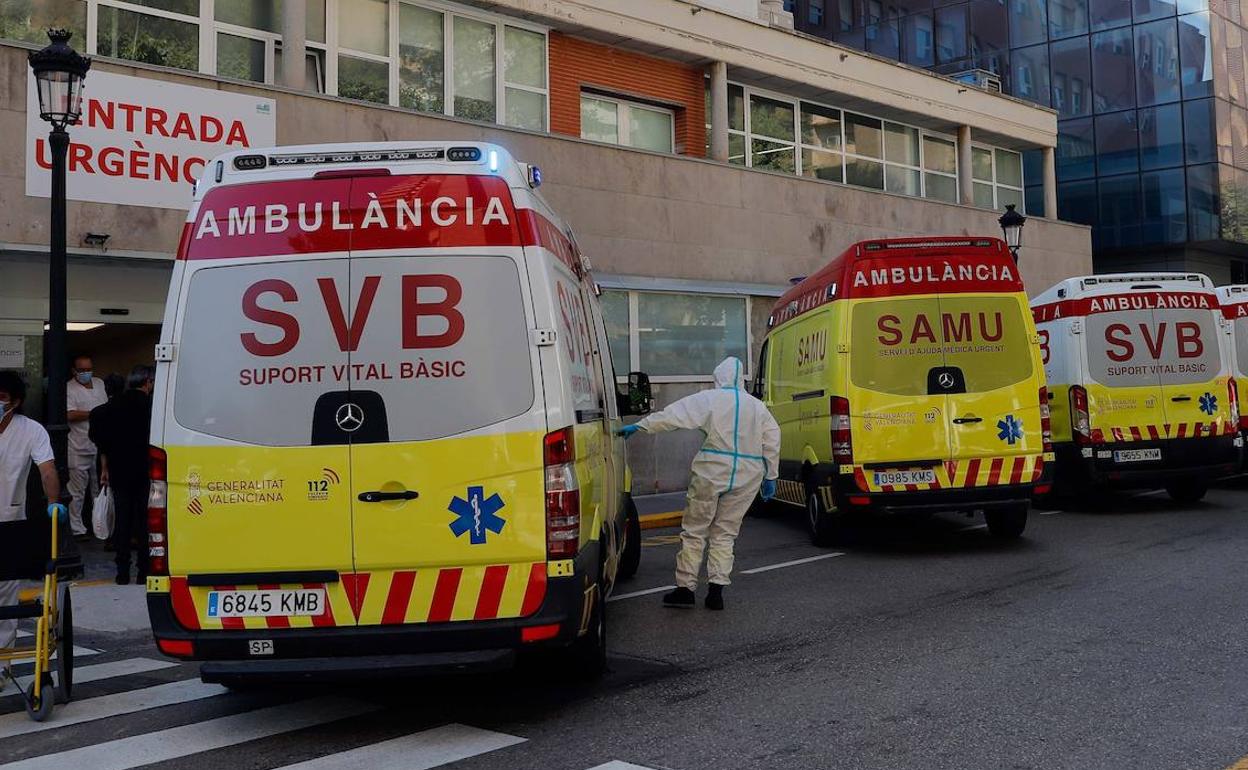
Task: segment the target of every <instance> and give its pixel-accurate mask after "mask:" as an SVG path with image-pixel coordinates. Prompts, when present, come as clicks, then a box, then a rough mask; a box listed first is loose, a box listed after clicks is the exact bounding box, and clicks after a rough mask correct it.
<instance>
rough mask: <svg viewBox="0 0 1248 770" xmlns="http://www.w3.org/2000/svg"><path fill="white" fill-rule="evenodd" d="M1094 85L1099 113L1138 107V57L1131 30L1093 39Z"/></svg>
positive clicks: (1094, 102)
mask: <svg viewBox="0 0 1248 770" xmlns="http://www.w3.org/2000/svg"><path fill="white" fill-rule="evenodd" d="M1092 83H1093V86H1094V91H1093V94H1094V101H1093V108H1094V109H1095V111H1096V112H1114V111H1116V110H1124V109H1128V108H1130V107H1134V106H1135V56H1134V55H1133V53H1132V45H1131V30H1130V29H1115V30H1112V31H1110V32H1101V33H1099V34H1096V35H1093V36H1092Z"/></svg>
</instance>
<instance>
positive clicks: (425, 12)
mask: <svg viewBox="0 0 1248 770" xmlns="http://www.w3.org/2000/svg"><path fill="white" fill-rule="evenodd" d="M443 48H444V38H443V35H442V14H441V13H440V12H438V11H431V10H429V9H428V8H420V7H417V6H415V5H409V4H407V3H400V4H399V106H401V107H406V108H407V109H409V110H421V111H423V112H442V111H443V109H444V108H445V102H444V101H443V99H444V97H443V94H444V92H445V89H446V85H445V82H444V76H445V66H446V60H445V56H444V51H443Z"/></svg>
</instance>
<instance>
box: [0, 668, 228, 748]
mask: <svg viewBox="0 0 1248 770" xmlns="http://www.w3.org/2000/svg"><path fill="white" fill-rule="evenodd" d="M226 692H229V691H228V690H226V689H225V688H224V687H222V686H221V685H217V684H204V683H203V682H201V681H199V680H198V679H188V680H184V681H180V682H170V683H168V684H161V685H156V686H155V687H144V688H142V689H139V690H129V691H127V692H120V693H117V694H115V695H101V696H99V697H97V698H88V699H87V700H81V701H74V702H72V703H67V704H65V705H64V706H57V707H56V710H55V712H54V713H53V714H52V718H51V719H49V720H48V721H47V722H32V721H30V720H29V719H27V718H26V712H25V711H20V712H15V713H11V714H4V715H0V739H3V738H9V737H12V736H14V735H26V734H28V733H37V732H42V731H44V730H55V729H57V728H60V727H68V726H69V725H76V724H81V723H83V722H92V721H95V720H97V719H105V718H107V717H116V716H121V715H123V714H133V713H134V712H136V711H145V710H147V709H150V708H157V707H159V706H172V705H174V704H177V703H187V702H189V701H194V700H201V699H203V698H211V697H213V696H215V695H222V694H224V693H226Z"/></svg>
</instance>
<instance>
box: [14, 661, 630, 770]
mask: <svg viewBox="0 0 1248 770" xmlns="http://www.w3.org/2000/svg"><path fill="white" fill-rule="evenodd" d="M95 652H96V653H97V654H104V656H105V657H108V654H107V653H106V652H103V651H99V650H97V651H95ZM74 673H75V676H74V681H75V685H81V684H88V683H100V684H102V685H103V689H101V688H100V687H94V688H90V687H89V688H86V689H87V694H88V697H82V698H81V699H79V700H75V701H73V702H71V703H68V704H62V705H58V706H57V707H56V709H55V710H54V712H53V714H52V717H51V719H49V720H48V721H47V722H33V721H30V720H29V719H27V717H26V713H25V711H24V710H23V707H22V704H21V700H20V698H17V697H6V696H13V695H14V691H13V690H12V689H10V690H7V691H5V692H0V746H4V747H5V750H4V751H0V770H41V769H43V768H48V769H49V770H50V769H51V768H56V770H63V768H66V767H85V768H91V770H129V769H130V768H137V767H141V766H147V765H151V764H155V763H159V762H169V763H181V762H189V761H190V759H191V758H192V757H193V758H195V760H196V763H197V764H196V766H204V767H216V766H217V765H216V763H215V761H214V755H215V752H222V753H223V760H222V763H221V765H220V766H222V767H226V766H232V765H233V762H231V761H230V760H229V759H228V757H225V756H224V755H229V753H230V752H231V751H237V750H239V747H242V746H244V744H245V745H246V747H247V749H246V750H247V751H248V752H249V753H250V752H251V751H252V750H253V747H254V750H256V751H257V752H262V751H263V747H264V746H265V743H264V742H265V741H275V742H280V743H281V745H282V746H283V747H284V750H283V751H282V752H278V753H275V754H274V755H273V756H275V757H283V756H285V757H287V760H286V761H287V762H288V764H282V762H281V761H280V760H277V759H274V760H271V761H268V762H266V763H262V764H257V765H255V766H257V767H260V766H263V767H272V768H274V769H275V770H340V769H341V770H357V769H358V768H369V770H433V769H434V768H440V767H443V766H445V765H449V764H451V763H462V762H464V761H466V760H471V759H473V758H476V757H481V758H483V759H488V758H489V756H490V755H493V754H494V753H495V752H504V751H510V752H513V753H512V754H507V755H505V756H504V755H502V754H500V755H499V756H500V757H504V759H503V760H502V764H501V765H499V764H490V765H488V766H490V767H498V766H505V767H522V766H530V765H532V766H537V765H539V764H546V763H545V762H541V761H537V760H534V761H532V762H526V761H525V760H524V759H523V755H520V754H515V753H514V752H517V751H525V750H526V749H525V747H526V746H536V745H538V744H537V743H536V742H535V741H534V740H532V739H529V738H525V737H521V736H517V735H512V734H510V733H508V732H502V731H494V730H488V729H484V728H482V727H478V726H473V725H467V724H460V723H456V722H450V723H447V724H436V723H435V724H433V725H430V724H428V722H427V721H426V723H424V724H416V725H414V726H413V727H412V728H411V731H410V732H408V733H407V734H404V735H399V736H397V737H393V735H394V732H393V731H390V732H389V733H388V734H387V735H383V736H380V737H379V739H376V740H373V741H371V742H367V743H365V744H364V745H359V744H358V739H353V738H350V737H346V738H343V740H344V742H346V743H347V745H345V746H344V747H343V750H341V751H326V750H325V746H324V744H323V742H322V741H321V740H318V738H317V736H320V735H322V734H323V731H329V732H333V728H331V726H334V725H337V726H338V729H339V732H338V735H340V736H344V735H345V736H350V735H351V733H352V730H353V729H356V728H363V727H364V726H367V725H369V724H371V723H372V722H373V721H374V720H376V719H378V718H381V717H383V716H384V712H385V711H387V710H388V709H391V708H393V706H392V705H387V704H386V703H385V702H384V699H382V701H379V702H373V700H371V699H370V698H367V697H364V696H361V695H358V694H354V693H352V694H334V693H332V692H331V693H326V692H325V690H324V688H322V689H321V690H320V691H319V694H317V695H316V696H315V697H305V698H298V696H297V694H296V693H293V692H292V693H289V695H288V696H287V697H290V698H291V700H289V701H288V702H278V703H273V700H274V697H273V696H271V695H270V696H265V697H262V698H259V699H258V698H257V697H256V696H254V695H235V694H231V693H230V692H229V690H227V689H226V688H224V687H221V686H219V685H214V684H205V683H203V682H201V681H200V680H199V679H198V678H197V677H196V676H195V674H196V673H197V672H196V671H195V669H194V667H192V666H186V665H183V664H180V663H176V662H172V661H167V660H157V659H154V658H148V657H133V658H121V659H117V660H107V661H105V662H102V663H93V664H90V665H86V666H80V667H77V668H76V669H75V672H74ZM171 676H178V677H182V678H177V679H174V680H173V681H160V680H161V679H162V678H163V679H168V678H169V677H171ZM122 683H124V684H130V685H133V687H131V688H130V689H123V690H121V691H120V692H111V693H108V694H94V693H100V692H105V691H107V690H111V689H115V688H116V686H117V684H122ZM331 689H332V688H331ZM78 692H79V693H81V692H82V691H81V690H79V691H78ZM201 704H202V705H201ZM178 706H181V707H184V708H182V709H181V710H180V711H179V712H178V713H176V714H171V715H170V716H171V718H170V719H169V720H168V721H165V720H164V716H165V713H166V711H165V710H166V709H167V708H168V707H178ZM187 708H191V709H196V710H198V711H202V712H203V718H201V719H199V720H198V721H190V722H189V723H188V722H187V713H188V712H187V711H186V709H187ZM350 720H356V721H354V722H352V721H350ZM82 731H89V732H82ZM367 734H370V735H376V733H375V732H373V733H367ZM83 735H86V736H88V738H89V739H87V740H84V738H83V737H76V736H83ZM292 740H294V741H295V745H298V742H299V741H302V740H307V741H308V749H307V750H306V752H299V751H298V749H295V750H294V752H293V753H294V756H293V757H292V756H291V753H292V752H291V749H290V747H291V745H292ZM258 755H259V754H258ZM233 756H237V755H236V754H235V755H233ZM291 759H297V760H298V761H294V762H293V763H292V762H290V760H291ZM455 766H456V767H457V768H458V767H473V766H474V765H461V764H456V765H455ZM584 766H585V768H586V769H587V770H651V768H648V767H646V766H644V765H639V764H633V763H630V762H627V761H623V760H619V759H615V760H611V761H608V762H606V763H605V764H604V763H602V760H601V759H599V760H598V762H596V763H595V762H590V761H586V762H585V765H584Z"/></svg>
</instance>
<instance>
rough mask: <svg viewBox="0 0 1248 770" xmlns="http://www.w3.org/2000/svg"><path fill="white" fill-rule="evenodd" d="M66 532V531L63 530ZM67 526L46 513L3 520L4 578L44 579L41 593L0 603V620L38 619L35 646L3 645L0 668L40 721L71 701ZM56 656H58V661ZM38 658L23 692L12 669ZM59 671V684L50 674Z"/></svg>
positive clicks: (0, 558)
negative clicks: (64, 556)
mask: <svg viewBox="0 0 1248 770" xmlns="http://www.w3.org/2000/svg"><path fill="white" fill-rule="evenodd" d="M63 530H64V531H63ZM67 531H68V529H67V527H66V525H65V523H64V522H63V521H61V522H54V521H52V519H51V517H49V516H47V515H29V514H28V516H27V518H26V520H24V521H10V522H0V580H33V581H41V582H42V584H43V585H42V588H41V589H27V590H19V593H18V603H17V604H11V605H0V620H17V621H19V622H20V621H22V620H29V619H33V620H34V621H35V631H34V637H33V640H34V642H33V644H31V645H21V644H17V641H18V640H17V639H14V642H15V646H13V647H0V670H3V672H4V674H0V675H7V676H8V677H9V678H11V679H12V680H13V683H14V684H15V685H16V686H17V688H18V690H19V691H20V692H21V695H22V698H23V699H24V700H25V702H26V714H27V716H29V717H30V718H31V719H33V720H35V721H36V722H42V721H44V720H46V719H47V718H48V717H49V716H50V715H51V714H52V707H53V704H54V703H56V702H57V701H58V700H59V701H60V702H61V703H68V702H69V700H70V697H71V695H72V692H73V684H74V620H73V604H72V603H71V601H70V594H69V581H68V580H66V579H64V578H63V577H62V575H61V573H62V571H63V570H62V567H63V566H64V565H62V564H61V553H60V545H59V543H60V540H61V538H62V537H64V536H65V533H66V532H67ZM54 656H55V657H54ZM32 659H33V660H34V664H35V667H34V673H33V678H32V680H31V682H30V685H29V686H28V687H27V688H25V689H23V688H22V686H21V683H20V682H18V681H17V678H16V676H15V675H14V674H13V673H12V672H11V669H10V668H9V667H10V665H11V664H14V663H18V662H22V663H25V662H28V661H30V660H32ZM54 670H55V672H56V678H55V682H54V680H53V677H52V672H53V671H54Z"/></svg>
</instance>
